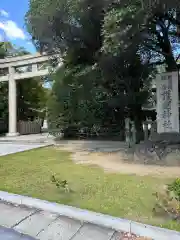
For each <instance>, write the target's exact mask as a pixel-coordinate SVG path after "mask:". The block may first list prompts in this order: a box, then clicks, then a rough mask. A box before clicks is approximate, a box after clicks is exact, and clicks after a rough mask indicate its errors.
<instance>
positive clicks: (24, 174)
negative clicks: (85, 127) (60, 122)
mask: <svg viewBox="0 0 180 240" xmlns="http://www.w3.org/2000/svg"><path fill="white" fill-rule="evenodd" d="M53 174H54V175H55V176H56V177H57V178H59V179H61V180H64V179H66V180H67V181H68V183H69V187H70V188H71V189H72V193H65V192H64V191H60V190H59V189H57V188H56V186H55V185H54V184H53V183H52V182H51V176H52V175H53ZM169 181H171V180H169V179H168V180H167V179H162V178H154V177H150V176H147V177H140V176H135V175H123V174H108V173H104V171H103V170H102V169H100V168H97V167H94V166H83V165H77V164H74V163H73V162H72V161H71V159H70V154H69V153H67V152H62V151H59V150H57V149H55V148H53V147H50V148H43V149H39V150H33V151H29V152H24V153H18V154H14V155H9V156H5V157H0V189H1V190H3V191H8V192H13V193H18V194H22V195H27V196H32V197H36V198H40V199H46V200H49V201H55V202H58V203H62V204H67V205H71V206H76V207H79V208H85V209H89V210H93V211H97V212H102V213H105V214H110V215H113V216H118V217H124V218H127V219H132V220H136V221H140V222H144V223H149V224H153V225H158V226H163V227H167V228H171V229H176V230H180V227H179V226H178V224H176V223H174V222H168V221H167V220H166V221H165V220H163V219H162V218H157V217H155V216H153V214H152V208H153V206H154V203H155V198H154V196H152V193H153V192H155V191H157V189H158V188H160V187H161V186H162V185H163V184H165V183H167V182H169Z"/></svg>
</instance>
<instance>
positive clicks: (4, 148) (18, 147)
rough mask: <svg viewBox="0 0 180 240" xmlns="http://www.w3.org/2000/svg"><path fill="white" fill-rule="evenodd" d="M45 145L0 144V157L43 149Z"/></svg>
mask: <svg viewBox="0 0 180 240" xmlns="http://www.w3.org/2000/svg"><path fill="white" fill-rule="evenodd" d="M44 146H46V144H15V143H1V142H0V156H5V155H9V154H13V153H18V152H24V151H27V150H31V149H35V148H40V147H44Z"/></svg>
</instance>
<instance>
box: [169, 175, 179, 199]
mask: <svg viewBox="0 0 180 240" xmlns="http://www.w3.org/2000/svg"><path fill="white" fill-rule="evenodd" d="M168 190H169V191H172V192H173V193H174V194H175V196H176V198H177V200H178V201H179V202H180V178H177V179H176V180H174V181H173V182H172V183H171V184H169V185H168Z"/></svg>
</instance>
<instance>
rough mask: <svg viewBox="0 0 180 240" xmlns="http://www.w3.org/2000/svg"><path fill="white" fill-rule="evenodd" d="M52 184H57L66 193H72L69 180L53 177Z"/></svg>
mask: <svg viewBox="0 0 180 240" xmlns="http://www.w3.org/2000/svg"><path fill="white" fill-rule="evenodd" d="M51 182H52V183H53V184H55V185H56V187H57V188H58V189H63V190H64V191H67V192H69V191H70V189H69V184H68V182H67V180H59V179H57V178H56V177H55V176H54V175H52V177H51Z"/></svg>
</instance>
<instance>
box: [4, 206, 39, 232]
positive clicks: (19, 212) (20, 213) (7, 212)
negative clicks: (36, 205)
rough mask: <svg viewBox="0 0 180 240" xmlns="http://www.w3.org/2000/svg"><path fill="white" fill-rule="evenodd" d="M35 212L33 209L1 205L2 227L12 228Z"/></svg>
mask: <svg viewBox="0 0 180 240" xmlns="http://www.w3.org/2000/svg"><path fill="white" fill-rule="evenodd" d="M34 212H35V210H32V209H26V208H22V207H21V208H20V207H15V206H12V205H6V204H4V203H0V226H3V227H8V228H11V227H13V226H14V225H16V224H18V223H19V222H20V221H22V220H23V219H25V218H26V217H28V216H30V215H31V214H33V213H34Z"/></svg>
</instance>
